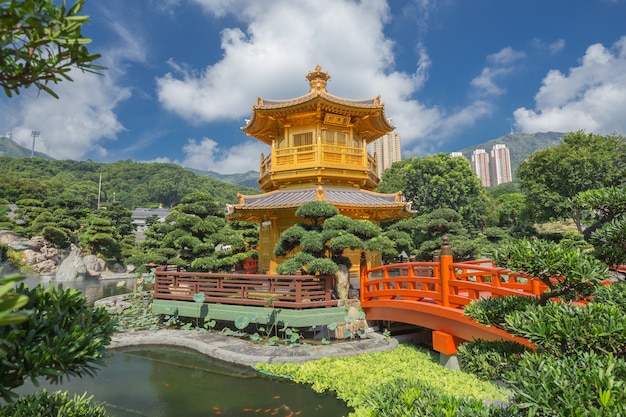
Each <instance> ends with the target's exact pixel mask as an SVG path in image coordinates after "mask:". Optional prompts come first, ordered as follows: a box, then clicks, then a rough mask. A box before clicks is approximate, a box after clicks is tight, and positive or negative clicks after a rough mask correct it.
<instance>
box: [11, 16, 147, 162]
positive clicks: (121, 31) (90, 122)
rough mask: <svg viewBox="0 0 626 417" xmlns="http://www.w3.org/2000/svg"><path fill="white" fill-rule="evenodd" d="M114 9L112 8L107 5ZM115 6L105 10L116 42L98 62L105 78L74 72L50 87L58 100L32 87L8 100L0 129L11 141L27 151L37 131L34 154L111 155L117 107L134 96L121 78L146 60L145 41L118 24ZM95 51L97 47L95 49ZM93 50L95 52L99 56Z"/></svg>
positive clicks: (119, 126) (118, 127) (69, 156)
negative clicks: (108, 146)
mask: <svg viewBox="0 0 626 417" xmlns="http://www.w3.org/2000/svg"><path fill="white" fill-rule="evenodd" d="M109 6H111V5H109ZM113 8H114V7H113V6H111V8H109V7H101V8H100V11H101V13H103V19H105V20H107V21H108V23H109V25H108V28H109V30H110V31H111V32H112V33H114V35H115V41H114V44H112V45H111V46H110V47H109V49H108V50H107V51H97V52H100V53H101V55H102V58H100V59H98V60H97V61H96V62H95V63H96V64H97V65H102V66H105V67H106V68H107V69H106V70H103V71H102V75H95V74H92V73H86V72H82V71H80V70H72V71H71V73H70V76H71V77H72V79H73V82H68V81H62V82H61V83H59V84H56V85H54V84H53V85H51V86H50V87H51V88H52V89H53V90H54V91H55V92H56V93H57V95H58V96H59V99H54V98H52V97H50V96H49V95H48V94H46V93H43V92H42V93H38V92H37V91H36V90H35V88H34V87H32V88H31V89H30V90H24V92H23V93H22V94H21V95H20V96H18V97H15V98H12V99H11V100H10V105H9V104H7V105H6V111H3V112H0V125H2V126H3V127H5V126H6V128H7V129H9V130H11V132H12V139H13V140H15V141H16V142H17V143H19V144H21V145H22V146H26V147H28V148H29V149H30V148H31V146H32V136H31V132H32V131H39V132H40V136H39V137H37V138H36V140H35V150H36V151H39V152H44V153H46V154H48V155H50V156H52V157H53V158H56V159H77V160H80V159H83V158H85V157H88V158H94V159H97V158H101V157H105V156H106V155H107V153H108V152H107V150H106V144H105V142H107V141H110V140H115V139H116V137H117V135H118V133H120V132H121V131H123V130H124V126H123V125H122V123H121V122H120V121H119V118H118V115H117V114H116V113H115V110H116V106H117V105H118V103H120V102H121V101H124V100H126V99H128V98H129V97H130V95H131V92H130V88H127V87H123V86H120V85H119V83H118V79H119V77H120V76H123V75H124V72H125V70H126V68H127V66H128V64H129V63H130V62H145V60H146V50H147V48H145V43H144V41H143V39H142V37H141V36H140V34H139V33H137V32H132V31H131V30H130V29H129V27H135V26H131V25H124V24H123V23H122V22H121V21H120V16H119V15H116V14H115V13H114V11H113V10H112V9H113ZM94 48H95V47H94ZM94 48H91V47H90V50H91V51H92V52H94V53H95V52H96V51H95V49H94Z"/></svg>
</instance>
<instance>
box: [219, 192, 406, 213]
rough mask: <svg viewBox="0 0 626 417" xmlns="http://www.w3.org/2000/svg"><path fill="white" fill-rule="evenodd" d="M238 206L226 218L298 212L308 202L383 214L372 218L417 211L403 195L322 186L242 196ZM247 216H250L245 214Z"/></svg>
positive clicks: (229, 210) (228, 209)
mask: <svg viewBox="0 0 626 417" xmlns="http://www.w3.org/2000/svg"><path fill="white" fill-rule="evenodd" d="M238 197H239V202H238V203H237V204H229V205H228V206H227V211H228V212H227V215H226V217H227V218H236V217H239V216H238V215H237V213H238V212H239V214H240V215H242V216H243V217H251V216H252V217H257V216H253V214H252V213H261V212H267V211H270V210H288V209H297V208H298V207H300V206H301V205H302V204H304V203H307V202H309V201H326V202H327V203H329V204H332V205H333V206H335V207H338V208H341V209H345V210H357V211H361V210H364V211H368V212H384V215H382V216H380V215H373V217H374V218H402V217H412V216H413V215H414V214H415V213H416V212H415V211H413V210H412V209H411V202H406V201H402V193H401V192H397V193H393V194H381V193H377V192H374V191H367V190H358V189H356V190H353V189H338V188H327V189H325V188H324V187H323V186H321V185H319V186H317V187H311V188H307V189H305V190H275V191H270V192H269V193H265V194H256V195H243V194H239V195H238ZM244 212H245V213H247V214H244Z"/></svg>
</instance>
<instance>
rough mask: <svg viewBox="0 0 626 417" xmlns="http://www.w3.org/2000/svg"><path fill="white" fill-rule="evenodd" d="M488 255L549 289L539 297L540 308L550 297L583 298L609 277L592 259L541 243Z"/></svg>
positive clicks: (523, 242)
mask: <svg viewBox="0 0 626 417" xmlns="http://www.w3.org/2000/svg"><path fill="white" fill-rule="evenodd" d="M487 256H488V257H490V258H491V259H493V260H494V261H495V263H496V264H497V265H498V266H500V267H502V268H507V269H510V270H512V271H519V272H524V273H527V274H529V275H531V276H533V277H535V278H537V279H539V280H541V282H543V283H544V284H546V285H547V286H548V290H547V291H545V292H544V293H542V294H541V295H540V296H539V303H540V304H542V305H545V304H546V303H547V302H548V300H550V299H553V298H560V299H563V300H568V301H577V300H582V299H585V297H587V296H589V295H591V294H592V293H593V292H594V291H595V290H596V288H597V287H598V285H599V284H600V283H601V282H602V281H603V280H606V279H608V278H609V277H610V275H609V270H608V268H607V267H606V265H605V264H604V263H603V262H601V261H599V260H598V259H596V258H594V257H593V256H591V255H589V254H587V253H584V252H583V251H581V250H580V249H572V248H564V247H562V246H560V245H558V244H556V243H554V242H549V241H544V240H534V241H533V240H528V239H524V240H520V241H515V242H511V243H509V244H504V245H500V246H499V247H498V248H497V249H494V250H493V251H492V252H491V253H488V254H487Z"/></svg>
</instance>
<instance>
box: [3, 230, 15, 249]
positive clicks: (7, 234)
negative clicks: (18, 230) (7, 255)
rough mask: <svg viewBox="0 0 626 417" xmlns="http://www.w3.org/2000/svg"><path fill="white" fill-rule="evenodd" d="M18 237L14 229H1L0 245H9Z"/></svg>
mask: <svg viewBox="0 0 626 417" xmlns="http://www.w3.org/2000/svg"><path fill="white" fill-rule="evenodd" d="M16 239H18V236H17V235H16V234H15V232H14V231H12V230H0V245H3V246H9V245H10V244H11V242H13V241H14V240H16Z"/></svg>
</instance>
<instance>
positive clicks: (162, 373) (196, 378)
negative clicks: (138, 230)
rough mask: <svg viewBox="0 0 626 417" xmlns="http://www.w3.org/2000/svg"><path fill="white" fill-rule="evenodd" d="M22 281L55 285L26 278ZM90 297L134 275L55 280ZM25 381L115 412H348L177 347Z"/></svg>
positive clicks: (161, 415)
mask: <svg viewBox="0 0 626 417" xmlns="http://www.w3.org/2000/svg"><path fill="white" fill-rule="evenodd" d="M24 282H25V283H26V284H27V285H28V286H30V287H33V286H36V285H44V286H49V285H53V286H55V287H57V286H58V285H59V284H60V283H58V282H55V281H50V280H45V279H44V280H42V279H41V278H38V277H27V278H26V280H25V281H24ZM61 284H62V286H63V288H72V289H76V290H78V291H80V292H81V293H82V294H84V295H85V296H86V297H87V298H88V299H89V301H90V302H91V303H93V302H94V301H95V300H98V299H101V298H105V297H110V296H113V295H118V294H124V293H128V292H132V291H133V287H134V285H135V278H134V277H133V278H119V279H85V280H83V281H75V282H64V283H61ZM39 382H40V386H39V387H34V386H33V385H32V384H30V383H26V384H25V385H24V386H22V387H20V388H19V389H18V390H16V392H18V393H20V394H26V393H29V392H34V391H38V390H41V389H42V388H44V387H45V388H46V389H48V390H49V391H56V390H58V389H63V390H65V389H67V390H69V391H70V392H72V393H76V394H79V395H82V394H83V393H85V392H87V394H88V396H91V395H93V396H94V401H95V402H98V403H102V404H103V405H104V406H105V408H106V409H107V415H109V416H115V417H147V416H149V417H196V416H197V417H208V416H246V415H250V416H277V417H283V416H291V417H295V416H298V417H302V416H330V417H335V416H337V417H339V416H347V415H348V413H349V412H350V411H351V409H350V408H349V407H347V406H346V405H345V403H344V402H342V401H339V400H338V399H336V398H335V397H334V396H332V395H319V394H317V393H315V392H314V391H313V390H312V389H311V388H309V387H308V386H304V385H298V384H296V383H294V382H292V381H289V380H287V379H283V378H277V377H270V376H267V375H263V374H260V373H258V372H256V371H254V370H253V369H252V368H250V367H245V366H241V365H235V364H230V363H228V362H224V361H220V360H218V359H214V358H210V357H207V356H205V355H202V354H200V353H198V352H195V351H192V350H188V349H183V348H179V347H168V346H141V347H136V348H125V349H120V350H112V351H110V355H109V357H108V358H107V360H106V361H105V367H103V368H102V369H101V370H100V371H98V373H97V375H96V376H95V378H91V377H88V376H87V377H85V378H82V379H81V378H71V379H69V380H67V379H66V380H65V381H64V382H63V383H62V384H59V385H52V384H48V383H45V381H43V380H40V381H39Z"/></svg>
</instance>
